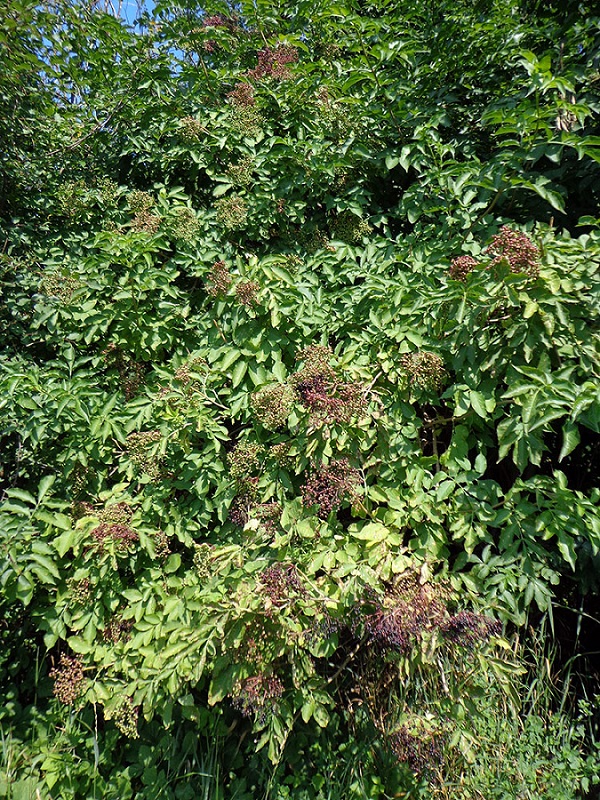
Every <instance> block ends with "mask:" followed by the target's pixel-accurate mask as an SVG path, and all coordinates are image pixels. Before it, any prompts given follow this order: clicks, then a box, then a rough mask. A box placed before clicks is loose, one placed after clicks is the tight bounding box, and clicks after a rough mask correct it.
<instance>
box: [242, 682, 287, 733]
mask: <svg viewBox="0 0 600 800" xmlns="http://www.w3.org/2000/svg"><path fill="white" fill-rule="evenodd" d="M282 695H283V683H282V682H281V681H280V680H279V678H278V677H277V676H276V675H253V676H252V677H250V678H246V679H245V680H243V681H239V682H238V684H237V685H236V687H235V689H234V692H233V695H232V701H231V702H232V705H233V707H234V708H237V709H238V711H240V712H241V713H242V714H243V715H244V716H245V717H250V716H253V715H255V716H256V719H257V722H259V723H264V722H266V720H267V718H268V717H269V715H270V714H272V713H273V712H274V711H275V710H276V708H277V701H278V700H279V698H280V697H281V696H282Z"/></svg>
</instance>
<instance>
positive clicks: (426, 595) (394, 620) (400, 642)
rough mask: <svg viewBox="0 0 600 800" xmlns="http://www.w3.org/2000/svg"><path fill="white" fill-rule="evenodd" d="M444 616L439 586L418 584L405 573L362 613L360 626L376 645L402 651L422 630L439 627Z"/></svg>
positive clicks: (411, 645)
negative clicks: (367, 610) (362, 624)
mask: <svg viewBox="0 0 600 800" xmlns="http://www.w3.org/2000/svg"><path fill="white" fill-rule="evenodd" d="M447 616H448V614H447V607H446V602H445V597H444V593H443V589H442V588H441V587H439V586H436V585H432V584H428V583H425V584H420V583H419V580H418V578H417V576H416V575H413V574H412V573H409V574H408V575H406V576H404V577H403V578H402V579H401V581H400V582H399V583H398V585H397V586H396V588H395V591H394V592H393V593H390V594H388V595H387V596H386V597H384V599H383V602H381V601H380V603H379V604H378V607H377V608H376V610H375V611H374V612H373V613H370V614H367V615H366V616H365V618H364V627H365V630H366V632H367V634H368V636H369V640H370V641H371V642H372V643H373V644H375V645H377V647H378V648H381V649H383V650H395V651H398V652H401V653H404V654H406V653H408V652H410V650H411V649H412V648H413V647H414V645H415V644H416V643H417V642H418V641H419V640H420V639H421V637H422V636H423V634H424V633H425V632H426V631H430V630H433V629H434V628H440V627H441V626H442V625H443V624H444V623H445V621H446V619H447Z"/></svg>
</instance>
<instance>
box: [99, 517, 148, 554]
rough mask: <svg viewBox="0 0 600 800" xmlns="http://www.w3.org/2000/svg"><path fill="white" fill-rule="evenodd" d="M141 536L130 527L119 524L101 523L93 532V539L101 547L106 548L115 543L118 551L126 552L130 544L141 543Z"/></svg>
mask: <svg viewBox="0 0 600 800" xmlns="http://www.w3.org/2000/svg"><path fill="white" fill-rule="evenodd" d="M139 538H140V537H139V534H138V533H137V531H134V530H133V528H130V527H129V526H128V525H121V524H119V523H113V524H110V523H107V522H101V523H100V525H98V527H96V528H94V530H93V531H92V539H93V540H94V541H95V542H97V543H98V544H99V545H100V546H101V547H106V545H107V543H110V542H113V543H114V545H115V547H116V548H117V549H118V550H126V549H127V547H128V546H129V545H130V544H134V543H135V542H137V541H139Z"/></svg>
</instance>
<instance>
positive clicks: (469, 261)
mask: <svg viewBox="0 0 600 800" xmlns="http://www.w3.org/2000/svg"><path fill="white" fill-rule="evenodd" d="M476 266H477V261H476V260H475V259H474V258H473V256H458V258H453V259H452V263H451V264H450V277H451V278H454V280H455V281H465V280H466V279H467V275H468V274H469V273H470V272H472V271H473V270H474V269H475V267H476Z"/></svg>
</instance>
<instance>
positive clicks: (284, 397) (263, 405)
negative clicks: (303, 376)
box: [250, 383, 295, 431]
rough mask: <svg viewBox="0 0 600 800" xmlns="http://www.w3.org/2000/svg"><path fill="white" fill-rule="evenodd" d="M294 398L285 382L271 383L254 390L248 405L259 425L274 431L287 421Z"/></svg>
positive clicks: (291, 390) (292, 392)
mask: <svg viewBox="0 0 600 800" xmlns="http://www.w3.org/2000/svg"><path fill="white" fill-rule="evenodd" d="M294 398H295V395H294V391H293V389H292V388H291V387H290V386H288V385H287V384H286V383H273V384H271V385H270V386H265V387H263V388H262V389H259V390H258V391H257V392H254V394H253V395H252V397H251V400H250V405H251V406H252V411H253V412H254V415H255V417H256V418H257V420H258V421H259V422H260V423H261V425H264V427H265V428H268V430H271V431H275V430H277V429H278V428H281V427H283V426H284V425H285V423H286V422H287V419H288V417H289V415H290V414H291V411H292V408H293V405H294Z"/></svg>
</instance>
